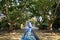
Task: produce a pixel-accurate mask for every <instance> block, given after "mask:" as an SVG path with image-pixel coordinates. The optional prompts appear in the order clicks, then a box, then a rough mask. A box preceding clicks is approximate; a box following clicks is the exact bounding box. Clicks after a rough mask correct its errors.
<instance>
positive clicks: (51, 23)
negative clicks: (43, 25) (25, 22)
mask: <svg viewBox="0 0 60 40" xmlns="http://www.w3.org/2000/svg"><path fill="white" fill-rule="evenodd" d="M52 25H53V22H52V21H51V20H50V21H49V25H48V26H49V27H48V30H50V31H52Z"/></svg>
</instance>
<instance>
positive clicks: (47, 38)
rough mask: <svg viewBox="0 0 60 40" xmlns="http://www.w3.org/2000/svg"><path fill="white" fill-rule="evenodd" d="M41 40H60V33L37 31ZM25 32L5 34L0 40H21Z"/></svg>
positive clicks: (0, 36)
mask: <svg viewBox="0 0 60 40" xmlns="http://www.w3.org/2000/svg"><path fill="white" fill-rule="evenodd" d="M35 32H36V34H37V36H38V37H39V38H40V40H60V33H42V32H41V31H38V30H37V31H35ZM23 33H24V30H18V31H15V32H14V31H13V32H11V33H5V32H4V34H1V35H0V40H21V37H22V35H23Z"/></svg>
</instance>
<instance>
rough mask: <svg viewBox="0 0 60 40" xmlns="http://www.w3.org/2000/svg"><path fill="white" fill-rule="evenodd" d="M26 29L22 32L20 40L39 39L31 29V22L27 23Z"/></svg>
mask: <svg viewBox="0 0 60 40" xmlns="http://www.w3.org/2000/svg"><path fill="white" fill-rule="evenodd" d="M27 26H28V28H27V30H26V32H25V33H24V35H23V36H22V38H21V40H39V38H38V37H37V35H36V34H35V33H34V31H33V29H32V24H31V22H28V23H27Z"/></svg>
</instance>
